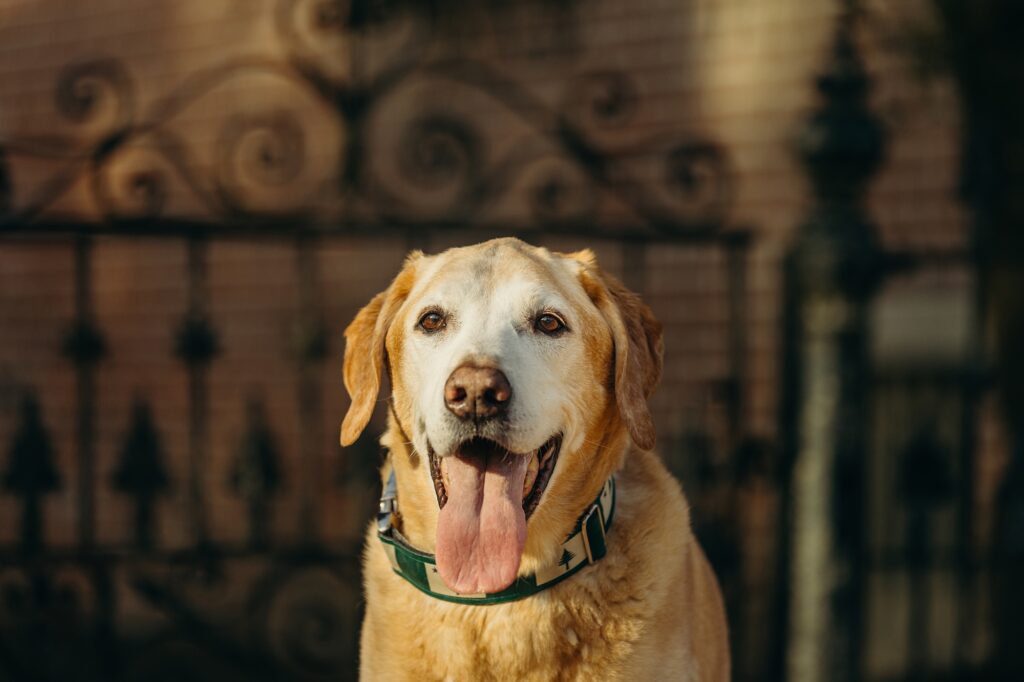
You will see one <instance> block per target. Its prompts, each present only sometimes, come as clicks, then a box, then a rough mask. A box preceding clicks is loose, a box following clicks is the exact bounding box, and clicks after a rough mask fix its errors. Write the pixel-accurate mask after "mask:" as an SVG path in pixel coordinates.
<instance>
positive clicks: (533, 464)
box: [428, 434, 562, 518]
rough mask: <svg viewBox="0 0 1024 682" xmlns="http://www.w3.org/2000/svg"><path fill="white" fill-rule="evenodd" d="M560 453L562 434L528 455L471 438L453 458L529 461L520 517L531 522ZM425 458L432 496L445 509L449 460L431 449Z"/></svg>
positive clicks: (487, 439) (486, 439)
mask: <svg viewBox="0 0 1024 682" xmlns="http://www.w3.org/2000/svg"><path fill="white" fill-rule="evenodd" d="M561 449H562V435H561V434H556V435H554V436H552V437H551V438H550V439H549V440H548V441H547V442H546V443H544V445H541V446H540V447H539V448H537V449H536V450H534V451H533V452H530V453H527V454H520V453H515V452H512V451H511V450H509V449H507V448H505V447H503V446H502V445H500V444H498V443H497V442H495V441H493V440H491V439H489V438H471V439H469V440H467V441H464V442H463V443H462V444H461V445H459V447H458V448H456V453H459V454H455V455H452V456H453V457H458V456H465V455H464V454H462V453H466V454H468V455H469V456H476V457H480V456H482V457H483V458H484V459H489V458H490V457H502V458H512V457H529V458H530V460H529V463H528V464H527V469H526V477H525V478H524V480H523V513H524V514H525V515H526V518H530V515H531V514H533V512H534V510H536V509H537V505H539V504H540V498H541V496H543V495H544V491H545V490H546V489H547V487H548V482H549V481H550V480H551V474H552V472H554V470H555V463H556V462H557V461H558V455H559V453H560V452H561ZM428 454H429V459H430V476H431V478H433V480H434V493H435V494H436V495H437V506H438V508H439V509H444V506H445V504H447V503H448V486H449V485H450V484H451V481H450V478H449V476H448V467H449V464H448V462H449V457H438V456H437V453H436V452H434V449H433V448H429V452H428Z"/></svg>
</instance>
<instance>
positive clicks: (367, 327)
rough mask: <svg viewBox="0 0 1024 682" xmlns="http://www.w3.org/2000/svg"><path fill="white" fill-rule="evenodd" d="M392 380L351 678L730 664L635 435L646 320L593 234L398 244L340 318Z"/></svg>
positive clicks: (646, 382)
mask: <svg viewBox="0 0 1024 682" xmlns="http://www.w3.org/2000/svg"><path fill="white" fill-rule="evenodd" d="M345 336H346V339H347V345H346V348H345V386H346V387H347V389H348V391H349V393H350V394H351V396H352V405H351V407H350V409H349V412H348V414H347V415H346V416H345V420H344V423H343V424H342V427H341V442H342V444H343V445H348V444H350V443H352V442H353V441H354V440H355V439H356V438H358V437H359V435H360V433H361V432H362V430H363V429H364V428H365V426H366V424H367V422H368V420H369V419H370V416H371V413H372V412H373V409H374V405H375V404H376V402H377V399H378V392H379V390H380V387H381V382H382V375H383V374H384V373H385V372H386V373H387V374H388V376H389V378H390V383H391V396H390V398H389V408H390V409H389V418H388V430H387V432H386V433H385V434H384V436H383V438H382V439H381V442H382V443H383V445H384V446H385V447H386V448H387V450H388V451H389V456H388V460H387V463H386V464H385V466H384V469H383V471H382V475H383V482H384V486H385V495H384V498H383V499H382V501H381V507H382V513H381V515H380V518H379V519H378V522H377V523H375V524H373V526H372V527H371V528H370V530H369V533H368V536H367V544H366V550H365V590H366V619H365V622H364V623H363V630H362V641H361V664H360V665H361V677H362V679H364V680H415V681H416V682H424V681H426V680H457V681H459V682H462V681H465V680H588V681H590V680H655V679H658V680H727V679H728V678H729V653H728V644H727V633H726V622H725V615H724V611H723V607H722V599H721V595H720V593H719V589H718V584H717V582H716V580H715V577H714V574H713V573H712V571H711V569H710V567H709V565H708V563H707V560H706V559H705V557H704V553H703V552H702V550H701V548H700V546H699V545H698V544H697V542H696V540H695V539H694V537H693V534H692V533H691V530H690V523H689V515H688V510H687V505H686V501H685V499H684V498H683V494H682V492H681V490H680V488H679V485H678V484H677V483H676V481H675V480H674V479H673V478H672V477H671V475H670V474H669V473H668V472H667V471H666V469H665V467H664V466H663V465H662V464H661V461H660V460H659V459H658V458H657V457H656V456H655V455H653V454H652V453H651V452H650V449H651V448H652V447H653V446H654V424H653V422H652V420H651V415H650V412H649V411H648V407H647V398H648V396H649V395H650V393H651V391H652V390H653V389H654V386H655V384H656V383H657V381H658V378H659V375H660V372H661V364H662V361H661V353H662V340H661V325H660V324H659V323H658V322H657V320H655V319H654V316H653V315H652V313H651V311H650V309H649V308H648V307H647V306H646V305H645V304H644V303H642V302H641V301H640V299H639V298H638V297H637V296H636V295H635V294H633V293H631V292H630V291H628V290H626V289H625V288H624V287H623V286H622V284H620V283H619V282H618V281H617V280H615V279H614V278H612V277H610V276H609V275H607V274H605V273H603V272H602V271H601V270H600V268H599V267H598V266H597V263H596V262H595V259H594V256H593V254H592V253H591V252H589V251H581V252H578V253H572V254H558V253H551V252H549V251H547V250H546V249H542V248H535V247H532V246H530V245H527V244H525V243H523V242H521V241H519V240H515V239H498V240H493V241H489V242H486V243H483V244H479V245H476V246H471V247H467V248H459V249H452V250H449V251H446V252H444V253H441V254H439V255H435V256H425V255H423V254H422V253H419V252H415V253H413V254H412V255H410V256H409V258H408V259H407V260H406V262H405V266H404V268H403V269H402V271H401V272H400V273H399V274H398V276H397V277H396V278H395V280H394V281H393V282H392V283H391V285H390V286H389V287H388V289H387V290H386V291H384V292H382V293H380V294H378V295H377V296H375V297H374V298H373V300H372V301H370V303H369V304H368V305H367V306H366V307H365V308H363V309H362V310H361V311H360V312H359V314H358V315H357V316H356V318H355V320H354V321H353V322H352V324H351V325H350V326H349V328H348V329H347V330H346V332H345Z"/></svg>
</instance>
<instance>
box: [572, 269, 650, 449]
mask: <svg viewBox="0 0 1024 682" xmlns="http://www.w3.org/2000/svg"><path fill="white" fill-rule="evenodd" d="M568 257H569V258H571V259H573V260H575V261H577V262H578V263H579V264H580V273H579V277H580V282H581V283H582V284H583V288H584V289H585V290H586V292H587V294H588V295H589V296H590V299H591V300H592V301H593V302H594V305H596V306H597V309H598V310H600V311H601V315H602V316H604V319H605V321H606V322H607V323H608V326H609V327H610V328H611V331H612V341H613V342H614V344H615V368H614V382H615V401H616V404H617V405H618V408H619V414H621V415H622V420H623V421H624V422H625V424H626V429H627V430H628V431H629V435H630V437H631V438H632V439H633V442H634V443H636V446H637V447H639V448H641V449H644V450H650V449H651V448H653V447H654V440H655V433H654V420H653V419H652V418H651V412H650V409H649V408H648V406H647V398H648V397H650V395H651V393H652V392H653V391H654V387H655V386H656V385H657V384H658V380H659V379H660V378H661V368H662V352H663V349H664V344H663V342H662V334H661V323H660V322H658V320H657V319H655V317H654V313H653V312H651V309H650V307H648V305H647V304H646V303H644V302H643V301H642V300H640V297H639V296H637V295H636V294H634V293H633V292H632V291H630V290H629V289H627V288H626V287H625V285H623V284H622V282H620V281H619V280H618V279H616V278H615V277H613V276H611V275H609V274H608V273H606V272H604V271H602V270H601V269H600V268H599V267H598V266H597V261H596V259H595V258H594V254H593V253H592V252H591V251H589V250H585V251H579V252H576V253H572V254H568Z"/></svg>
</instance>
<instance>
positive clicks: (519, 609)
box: [387, 575, 643, 681]
mask: <svg viewBox="0 0 1024 682" xmlns="http://www.w3.org/2000/svg"><path fill="white" fill-rule="evenodd" d="M578 577H579V578H584V576H582V575H581V576H578ZM589 582H590V581H586V580H585V578H584V580H581V581H579V583H580V584H579V585H574V586H573V587H578V588H584V587H587V583H589ZM566 592H571V595H570V594H566ZM566 592H563V593H561V594H559V595H555V594H550V595H549V594H540V595H535V596H534V597H530V598H528V599H524V600H521V601H518V602H513V603H510V604H500V605H493V606H461V605H453V604H447V603H443V602H438V601H436V600H431V601H430V602H427V603H426V604H424V603H420V604H418V605H417V608H416V609H415V611H414V612H413V613H414V614H415V615H412V616H409V615H406V617H405V625H406V627H402V628H398V629H392V630H391V633H390V638H389V641H388V645H387V648H389V649H391V654H392V656H391V661H390V662H389V666H388V667H391V668H392V669H393V670H395V671H403V672H408V673H410V674H409V675H408V677H407V678H406V679H411V680H418V681H426V680H446V679H450V680H469V679H472V680H508V679H516V680H593V679H614V677H615V676H614V674H613V671H615V670H617V669H620V668H621V666H622V664H623V662H624V661H626V660H627V659H628V658H629V657H630V655H631V653H632V652H633V647H634V643H635V642H636V641H637V640H638V639H639V638H640V636H641V634H642V632H643V618H642V614H641V613H640V612H639V611H640V610H639V609H637V610H636V612H634V611H633V610H632V609H629V608H626V609H622V610H620V609H616V610H615V613H614V617H611V618H609V615H610V614H609V610H608V608H607V603H606V602H605V603H604V607H603V608H602V607H601V605H600V604H601V602H602V601H604V600H605V599H607V597H608V595H606V594H603V591H601V590H597V591H591V590H588V589H572V590H570V591H566ZM428 599H429V598H428Z"/></svg>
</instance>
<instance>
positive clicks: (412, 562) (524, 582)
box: [377, 470, 615, 604]
mask: <svg viewBox="0 0 1024 682" xmlns="http://www.w3.org/2000/svg"><path fill="white" fill-rule="evenodd" d="M396 496H397V492H396V487H395V472H394V471H393V470H392V472H391V476H390V477H388V484H387V487H386V488H385V489H384V494H383V495H382V496H381V498H380V511H379V512H378V514H377V537H379V538H380V541H381V542H382V543H383V544H384V552H385V553H386V554H387V555H388V559H389V560H390V561H391V568H393V569H394V571H395V573H397V574H398V575H400V576H402V577H403V578H405V579H406V580H408V581H409V582H410V583H412V585H413V587H415V588H416V589H418V590H420V591H421V592H424V593H426V594H429V595H430V596H431V597H436V598H438V599H442V600H444V601H450V602H455V603H456V604H500V603H502V602H509V601H516V600H518V599H523V598H525V597H529V596H530V595H533V594H537V593H538V592H540V591H541V590H545V589H547V588H549V587H551V586H552V585H555V584H557V583H560V582H562V581H563V580H565V579H566V578H568V577H569V576H571V575H573V574H574V573H577V572H578V571H580V569H582V568H583V567H584V566H587V565H589V564H592V563H595V562H596V561H597V560H598V559H600V558H601V557H603V556H604V555H605V554H607V552H608V544H607V541H606V536H607V532H608V529H609V528H611V525H612V516H613V515H614V514H615V477H614V476H612V477H610V478H609V479H608V480H607V481H606V482H605V484H604V487H603V488H601V492H600V494H599V495H598V496H597V499H596V500H594V502H593V503H592V504H591V505H590V506H589V507H588V508H587V510H586V511H585V512H583V515H582V516H581V517H580V519H579V521H578V522H577V523H576V529H575V530H574V531H573V532H572V533H571V534H570V535H569V537H567V538H566V539H565V541H564V542H562V553H561V555H560V556H559V559H558V562H557V563H555V564H554V565H552V566H546V567H544V568H542V569H540V570H539V571H537V572H536V573H535V574H533V575H528V576H523V577H520V578H517V579H516V581H515V582H514V583H512V585H510V586H509V587H507V588H505V589H504V590H502V591H501V592H495V593H494V594H456V593H455V592H453V591H452V590H450V589H448V586H447V585H445V584H444V582H443V581H442V580H441V576H440V575H438V573H437V566H436V564H435V561H434V555H433V554H427V553H426V552H421V551H419V550H418V549H415V548H414V547H412V546H411V545H410V544H409V543H408V541H406V539H405V538H404V537H403V536H402V534H401V533H400V532H399V531H398V529H397V528H395V527H394V526H393V525H392V524H391V518H392V515H393V514H394V511H395V502H396V499H397V497H396Z"/></svg>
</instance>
